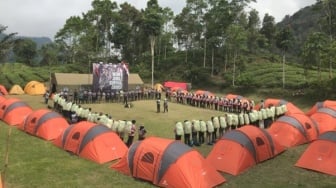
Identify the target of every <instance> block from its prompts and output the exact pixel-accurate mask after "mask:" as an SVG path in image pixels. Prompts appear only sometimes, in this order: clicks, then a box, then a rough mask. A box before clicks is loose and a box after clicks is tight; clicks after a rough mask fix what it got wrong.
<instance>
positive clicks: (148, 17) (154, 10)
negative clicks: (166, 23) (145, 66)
mask: <svg viewBox="0 0 336 188" xmlns="http://www.w3.org/2000/svg"><path fill="white" fill-rule="evenodd" d="M162 19H163V18H162V8H161V7H160V6H159V4H158V1H157V0H149V1H148V2H147V7H146V9H145V11H144V23H143V29H144V32H145V33H146V34H147V36H148V37H149V41H150V48H151V56H152V87H154V55H155V54H154V48H155V44H156V38H157V37H158V36H159V35H160V33H161V29H162V25H163V21H162Z"/></svg>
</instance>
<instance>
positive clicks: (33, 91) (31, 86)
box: [0, 81, 47, 95]
mask: <svg viewBox="0 0 336 188" xmlns="http://www.w3.org/2000/svg"><path fill="white" fill-rule="evenodd" d="M46 90H47V89H46V86H45V85H44V84H43V83H41V82H38V81H30V82H28V83H27V84H26V85H25V87H24V89H22V87H21V86H19V85H17V84H15V85H13V86H12V87H11V88H10V90H9V91H8V90H7V89H6V87H5V86H3V85H0V94H1V95H8V94H11V95H22V94H28V95H42V94H44V93H45V92H46Z"/></svg>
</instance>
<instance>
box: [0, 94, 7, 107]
mask: <svg viewBox="0 0 336 188" xmlns="http://www.w3.org/2000/svg"><path fill="white" fill-rule="evenodd" d="M5 100H7V98H6V97H4V96H3V95H0V105H1V103H3V102H4V101H5Z"/></svg>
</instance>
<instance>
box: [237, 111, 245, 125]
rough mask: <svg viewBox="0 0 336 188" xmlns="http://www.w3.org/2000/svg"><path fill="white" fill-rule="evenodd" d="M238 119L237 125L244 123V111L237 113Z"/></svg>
mask: <svg viewBox="0 0 336 188" xmlns="http://www.w3.org/2000/svg"><path fill="white" fill-rule="evenodd" d="M238 120H239V125H244V124H245V121H244V113H240V114H238Z"/></svg>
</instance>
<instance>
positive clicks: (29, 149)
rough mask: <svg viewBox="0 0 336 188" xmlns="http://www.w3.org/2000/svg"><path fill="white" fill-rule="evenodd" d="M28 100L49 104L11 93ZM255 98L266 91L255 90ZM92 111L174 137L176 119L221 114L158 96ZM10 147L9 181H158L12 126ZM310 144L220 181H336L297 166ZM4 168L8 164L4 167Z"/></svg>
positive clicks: (205, 149)
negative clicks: (159, 107)
mask: <svg viewBox="0 0 336 188" xmlns="http://www.w3.org/2000/svg"><path fill="white" fill-rule="evenodd" d="M10 97H15V98H20V99H22V100H23V101H26V102H27V103H28V104H29V105H30V106H31V107H32V108H33V109H34V110H36V109H40V108H45V105H44V104H43V98H42V96H29V95H20V96H10ZM249 97H251V98H253V99H256V101H257V99H259V98H261V97H262V96H257V95H251V96H249ZM295 102H300V104H299V105H298V106H300V108H301V109H302V108H303V109H305V110H306V109H308V108H309V107H310V105H311V104H312V103H313V102H312V101H310V102H311V103H308V104H307V103H304V102H306V101H304V100H303V99H302V100H299V99H297V100H295V101H294V102H293V103H294V104H296V103H295ZM89 106H90V107H92V109H93V111H96V112H104V113H108V114H111V115H112V116H113V118H114V119H127V120H131V119H136V120H137V123H138V124H139V123H143V124H144V125H145V126H146V129H147V130H148V136H159V137H164V138H173V137H174V133H173V127H174V124H175V122H176V121H183V120H185V119H189V120H191V119H204V120H207V119H210V117H211V116H214V115H220V114H221V113H220V112H216V111H211V110H204V109H199V108H194V107H189V106H185V105H179V104H173V103H170V106H169V113H156V105H155V101H151V100H150V101H138V102H134V107H133V108H131V109H127V108H123V107H122V105H121V104H94V105H89ZM9 128H10V127H9V126H8V125H6V124H5V123H3V122H0V144H1V146H2V148H1V149H0V159H1V160H0V161H1V162H2V165H3V164H4V163H5V162H4V161H5V160H4V157H5V156H4V153H5V149H6V147H5V143H6V137H7V132H8V129H9ZM9 141H10V142H9V143H10V147H9V163H8V168H7V171H6V185H7V187H14V188H21V187H22V188H24V187H34V188H39V187H41V188H44V187H51V188H53V187H55V188H58V187H71V188H72V187H81V188H82V187H88V188H91V187H102V188H103V187H126V188H128V187H129V188H134V187H137V188H146V187H154V186H153V185H151V184H150V183H147V182H143V181H141V180H136V179H134V178H132V177H128V176H125V175H122V174H120V173H118V172H116V171H114V170H112V169H110V168H109V166H110V165H111V164H112V163H113V162H111V163H107V164H103V165H99V164H96V163H94V162H91V161H89V160H85V159H82V158H79V157H77V156H75V155H70V154H69V153H67V152H65V151H64V150H62V149H59V148H57V147H56V146H54V145H53V144H52V143H50V142H48V141H44V140H42V139H39V138H36V137H34V136H31V135H28V134H26V133H24V132H22V131H20V130H18V129H16V128H14V127H13V128H12V134H11V136H10V140H9ZM306 148H307V145H303V146H299V147H295V148H291V149H289V150H287V151H285V152H284V153H282V154H281V155H279V156H277V157H276V158H274V159H271V160H268V161H266V162H263V163H261V164H258V165H256V166H254V167H252V168H251V169H249V170H248V171H246V172H245V173H243V174H241V175H239V176H236V177H234V176H231V175H229V174H225V173H223V174H222V175H223V176H224V177H225V178H226V179H227V183H225V184H223V185H221V186H220V187H230V188H236V187H237V188H238V187H239V188H241V187H243V188H244V187H249V188H250V187H252V188H253V187H256V188H259V187H279V188H280V187H305V188H306V187H308V188H310V187H311V188H314V187H335V186H336V177H332V176H329V175H325V174H321V173H317V172H312V171H308V170H304V169H301V168H297V167H294V164H295V162H296V161H297V160H298V159H299V157H300V156H301V154H302V153H303V151H304V150H305V149H306ZM196 149H197V150H198V151H199V152H200V153H201V154H202V155H203V156H206V155H207V154H208V153H209V152H210V150H211V146H207V145H204V146H202V147H198V148H196ZM1 169H4V168H3V167H2V168H1Z"/></svg>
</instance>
